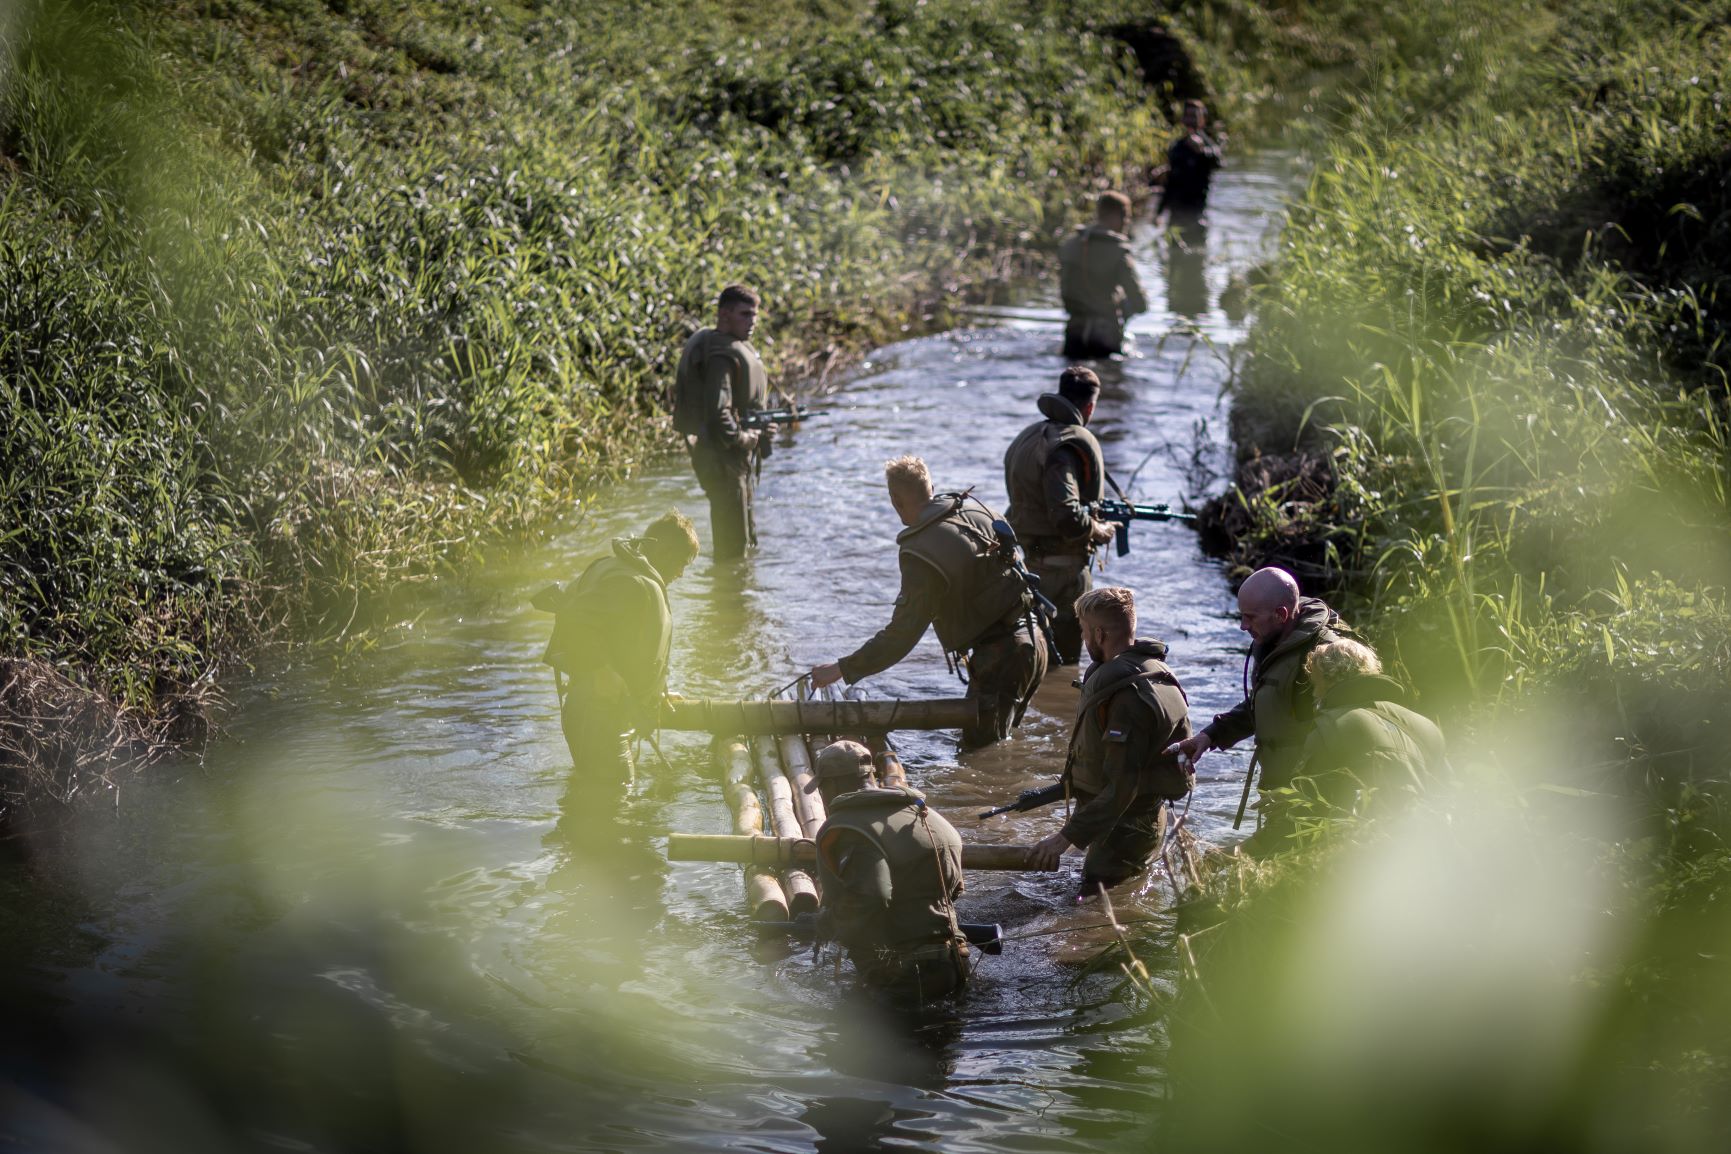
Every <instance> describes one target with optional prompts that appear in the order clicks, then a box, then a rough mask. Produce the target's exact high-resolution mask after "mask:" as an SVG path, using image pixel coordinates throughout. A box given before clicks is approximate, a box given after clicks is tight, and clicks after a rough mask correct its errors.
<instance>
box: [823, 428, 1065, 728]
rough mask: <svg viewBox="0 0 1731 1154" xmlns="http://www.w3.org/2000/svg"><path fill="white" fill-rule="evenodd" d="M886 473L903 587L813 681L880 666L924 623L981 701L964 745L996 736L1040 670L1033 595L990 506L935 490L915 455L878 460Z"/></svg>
mask: <svg viewBox="0 0 1731 1154" xmlns="http://www.w3.org/2000/svg"><path fill="white" fill-rule="evenodd" d="M884 481H885V483H886V485H887V486H888V488H889V497H890V505H891V506H892V507H893V508H894V509H895V511H896V516H898V517H899V518H901V522H902V524H903V525H905V526H907V527H906V528H905V529H903V530H902V531H901V533H900V534H898V535H897V537H896V544H897V545H898V546H899V547H900V566H901V578H902V582H901V594H900V596H898V597H897V598H896V605H895V610H894V612H893V613H892V614H891V615H890V622H889V624H888V625H886V626H884V627H883V629H881V630H879V631H878V634H877V636H875V637H873V638H872V639H871V640H870V641H867V642H866V643H865V644H864V645H862V646H860V647H859V648H858V649H857V650H855V651H854V652H853V653H850V654H849V655H848V656H846V657H843V658H841V659H840V660H839V661H832V662H829V663H827V664H824V665H819V666H817V667H816V668H814V669H813V670H812V671H811V677H812V683H813V684H814V685H815V686H817V687H818V688H820V689H821V688H822V687H823V686H826V685H831V684H833V683H835V682H836V681H840V680H846V681H847V682H848V683H849V684H852V683H853V682H856V681H858V680H860V679H861V678H864V677H870V676H871V675H872V674H874V673H880V672H882V671H883V670H885V669H888V668H889V667H890V666H892V665H894V664H896V662H898V661H900V660H901V659H902V658H904V657H906V656H907V655H908V653H909V652H910V651H911V650H912V649H913V647H914V645H915V644H917V643H918V641H919V639H920V638H921V637H922V636H924V635H925V632H926V628H927V627H928V626H930V627H932V628H933V629H935V630H936V632H937V635H938V642H939V644H941V645H942V646H943V647H944V653H945V655H946V656H947V657H948V658H949V659H950V660H951V662H952V664H953V665H954V667H955V668H956V670H957V672H958V674H960V675H963V676H965V678H966V680H967V685H968V692H967V695H968V697H970V698H973V699H976V700H978V701H979V703H980V720H979V721H978V722H977V723H976V724H974V725H971V726H969V727H967V728H966V729H964V730H963V731H962V747H963V748H964V749H973V748H977V747H979V746H982V745H990V744H991V743H992V742H994V741H1001V740H1002V739H1003V738H1006V737H1008V736H1009V735H1010V727H1011V726H1013V725H1016V724H1018V723H1019V722H1020V721H1021V720H1022V711H1023V710H1024V709H1025V708H1027V704H1028V699H1029V698H1031V697H1032V696H1033V695H1034V687H1035V686H1037V685H1038V684H1039V683H1040V678H1042V677H1044V676H1045V675H1046V644H1045V641H1044V640H1043V639H1042V637H1041V635H1040V630H1039V629H1038V628H1037V626H1036V625H1035V623H1034V603H1033V595H1032V594H1031V593H1030V592H1029V590H1028V586H1027V583H1026V582H1025V581H1024V580H1023V579H1022V578H1021V576H1020V575H1019V574H1018V573H1017V572H1016V568H1015V566H1014V565H1013V564H1012V562H1011V561H1010V560H1008V559H1007V558H1006V556H1005V551H1004V549H1003V546H1002V545H1001V543H1000V542H999V539H998V536H997V533H996V531H995V530H994V529H993V527H992V522H993V521H995V520H996V519H997V516H996V514H994V513H993V512H992V511H991V510H990V509H988V508H987V507H986V506H985V505H984V504H982V503H981V502H980V501H979V500H978V499H976V498H974V497H971V496H969V495H968V494H965V493H938V494H935V495H934V494H933V492H932V475H931V472H930V471H929V470H928V469H927V468H926V463H925V462H924V461H922V460H920V459H919V458H918V457H913V456H906V457H898V458H896V459H895V460H893V461H888V462H886V463H885V464H884Z"/></svg>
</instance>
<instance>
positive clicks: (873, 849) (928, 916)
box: [815, 787, 963, 968]
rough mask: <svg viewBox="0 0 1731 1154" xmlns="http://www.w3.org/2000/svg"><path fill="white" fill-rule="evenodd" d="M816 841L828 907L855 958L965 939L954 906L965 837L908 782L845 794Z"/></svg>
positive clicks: (959, 886) (836, 802) (860, 959)
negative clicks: (928, 806)
mask: <svg viewBox="0 0 1731 1154" xmlns="http://www.w3.org/2000/svg"><path fill="white" fill-rule="evenodd" d="M815 840H816V842H817V869H818V881H819V884H820V885H821V886H822V887H823V901H824V907H825V909H827V910H828V911H829V915H830V918H831V919H832V922H833V924H834V926H835V934H836V940H837V941H839V942H841V944H842V945H843V946H844V947H846V949H847V950H848V952H849V954H850V955H852V956H853V957H854V958H855V961H856V964H860V963H861V962H863V961H864V960H866V959H869V958H871V957H873V956H875V955H877V954H878V952H879V951H887V952H890V953H895V952H901V951H907V950H913V949H918V948H920V947H923V946H931V945H934V944H952V943H960V942H961V941H962V940H963V939H962V934H961V929H960V927H959V926H958V925H957V923H956V907H955V899H956V897H957V896H958V895H959V894H960V893H961V892H962V839H961V835H960V834H958V833H957V832H956V829H955V827H954V826H952V825H951V824H950V823H949V822H947V821H945V820H944V818H943V817H942V816H941V815H940V814H937V813H934V812H932V811H931V810H930V809H928V808H927V807H926V805H925V795H924V794H922V793H920V792H919V791H918V790H915V789H908V788H906V787H899V788H888V789H862V790H859V791H857V792H855V793H848V794H843V795H842V796H841V797H838V798H836V799H835V800H834V801H833V802H831V803H830V805H829V817H828V819H827V820H826V821H825V822H824V824H823V827H822V828H821V829H819V830H818V832H817V838H816V839H815ZM862 968H864V967H863V966H862Z"/></svg>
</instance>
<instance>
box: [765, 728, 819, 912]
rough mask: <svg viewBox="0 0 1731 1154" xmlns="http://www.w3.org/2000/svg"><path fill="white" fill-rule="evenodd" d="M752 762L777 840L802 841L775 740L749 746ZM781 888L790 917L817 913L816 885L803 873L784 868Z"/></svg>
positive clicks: (790, 865) (802, 835)
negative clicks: (767, 802) (791, 914)
mask: <svg viewBox="0 0 1731 1154" xmlns="http://www.w3.org/2000/svg"><path fill="white" fill-rule="evenodd" d="M752 760H753V761H754V762H755V763H756V765H757V780H758V782H759V783H760V784H761V785H762V786H763V793H764V796H765V797H767V798H768V799H769V816H770V824H771V825H772V826H773V827H774V829H775V833H776V837H777V838H778V839H782V838H785V839H788V840H792V841H799V840H802V839H803V838H805V836H806V833H805V829H804V827H803V826H802V825H801V824H800V820H799V814H798V813H797V812H796V811H795V810H794V804H793V783H791V782H790V781H788V779H787V775H786V774H784V773H782V771H781V758H780V756H779V755H778V754H777V752H776V750H775V742H774V740H773V739H767V740H766V739H764V738H759V739H758V740H756V741H754V742H752ZM816 860H817V857H816V855H813V857H812V862H816ZM807 864H810V863H807ZM781 888H782V891H783V892H784V893H786V895H787V908H788V910H789V911H790V912H791V913H794V914H802V913H810V912H813V911H815V910H816V909H817V883H816V882H814V881H812V880H811V875H810V874H809V873H807V872H806V871H805V870H802V869H798V868H794V867H793V863H786V864H784V865H783V868H782V874H781Z"/></svg>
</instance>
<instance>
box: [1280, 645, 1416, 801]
mask: <svg viewBox="0 0 1731 1154" xmlns="http://www.w3.org/2000/svg"><path fill="white" fill-rule="evenodd" d="M1304 672H1305V673H1306V675H1308V676H1309V678H1310V684H1311V688H1312V690H1313V691H1314V692H1315V694H1316V710H1317V712H1316V724H1315V728H1314V729H1312V730H1311V733H1310V737H1309V738H1307V739H1306V740H1305V743H1304V749H1303V751H1302V752H1301V753H1300V755H1299V762H1298V769H1297V772H1296V776H1297V777H1299V778H1309V779H1310V780H1311V782H1312V784H1313V788H1314V789H1315V791H1316V793H1317V795H1318V796H1319V797H1320V798H1321V799H1322V800H1323V801H1325V802H1327V803H1329V804H1330V805H1333V806H1336V807H1338V808H1340V809H1353V808H1355V807H1356V805H1357V804H1358V802H1359V801H1360V799H1361V798H1362V797H1364V796H1365V795H1366V792H1367V791H1368V792H1369V793H1371V794H1376V793H1388V792H1394V791H1406V792H1409V793H1423V792H1424V791H1425V790H1427V789H1429V788H1430V787H1431V786H1432V785H1434V784H1435V783H1436V782H1438V781H1440V780H1441V779H1442V778H1443V777H1444V776H1445V775H1446V774H1447V773H1448V757H1447V755H1446V753H1445V751H1444V746H1443V735H1442V731H1441V730H1440V729H1438V728H1437V727H1436V724H1435V723H1434V722H1432V721H1431V720H1430V718H1428V717H1425V716H1424V715H1423V714H1420V713H1415V712H1413V711H1412V710H1411V709H1408V708H1407V706H1406V692H1405V691H1404V690H1402V689H1401V687H1400V683H1399V682H1397V681H1395V680H1394V679H1393V678H1391V677H1385V676H1383V673H1382V662H1381V661H1380V660H1379V659H1378V658H1377V655H1376V653H1375V651H1374V650H1372V649H1371V648H1370V646H1368V645H1361V644H1359V643H1358V642H1357V641H1352V640H1341V641H1333V642H1329V643H1328V644H1326V645H1318V646H1317V647H1316V648H1315V649H1312V650H1311V651H1310V656H1308V657H1306V658H1305V660H1304Z"/></svg>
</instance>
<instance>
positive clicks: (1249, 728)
mask: <svg viewBox="0 0 1731 1154" xmlns="http://www.w3.org/2000/svg"><path fill="white" fill-rule="evenodd" d="M1202 732H1203V733H1206V734H1207V735H1208V743H1209V744H1210V745H1212V746H1213V747H1214V748H1215V749H1230V748H1231V747H1232V746H1234V745H1237V744H1238V743H1239V742H1241V741H1243V740H1244V739H1245V738H1247V737H1249V736H1251V735H1252V734H1254V733H1255V732H1256V700H1255V698H1254V697H1246V698H1245V699H1244V700H1243V701H1240V702H1239V703H1238V704H1237V705H1234V706H1233V707H1232V708H1231V709H1228V710H1227V711H1226V712H1225V713H1216V714H1215V715H1214V720H1213V721H1210V722H1209V723H1208V724H1207V725H1205V726H1203V727H1202Z"/></svg>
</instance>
